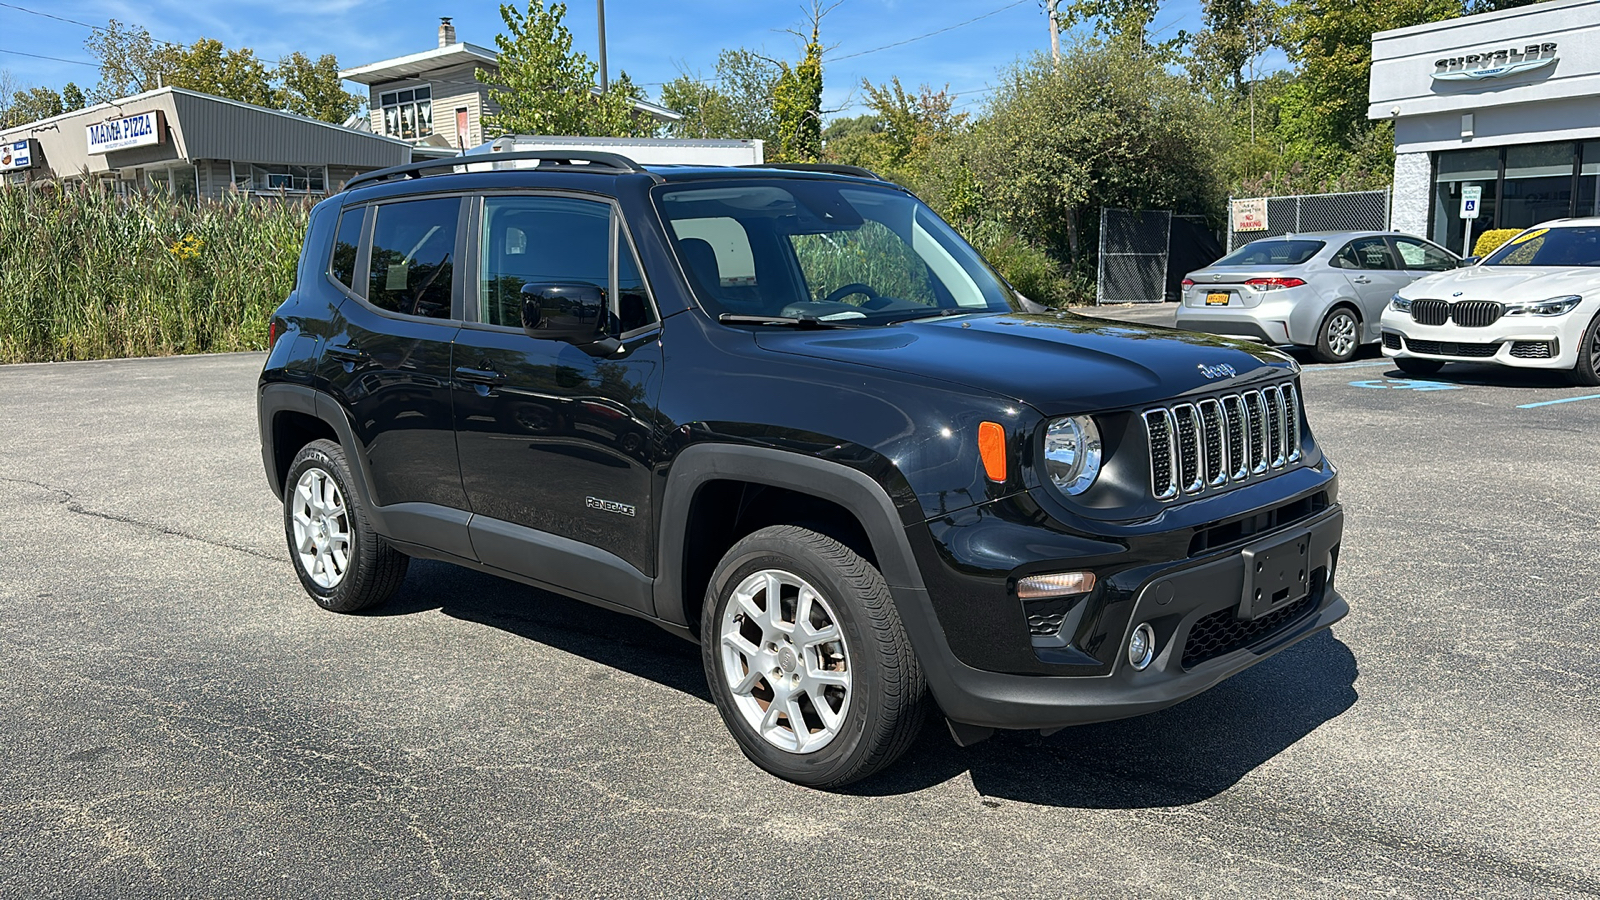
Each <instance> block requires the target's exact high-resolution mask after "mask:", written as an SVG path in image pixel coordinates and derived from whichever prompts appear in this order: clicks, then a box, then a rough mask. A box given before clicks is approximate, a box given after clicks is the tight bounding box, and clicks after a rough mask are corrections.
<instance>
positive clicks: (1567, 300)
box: [1501, 295, 1583, 316]
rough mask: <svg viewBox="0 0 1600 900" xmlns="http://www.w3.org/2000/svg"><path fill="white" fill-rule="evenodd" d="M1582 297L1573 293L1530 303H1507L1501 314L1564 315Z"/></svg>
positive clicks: (1571, 309) (1580, 300)
mask: <svg viewBox="0 0 1600 900" xmlns="http://www.w3.org/2000/svg"><path fill="white" fill-rule="evenodd" d="M1582 302H1583V298H1582V297H1579V296H1576V295H1573V296H1567V297H1551V298H1550V299H1549V300H1539V301H1537V302H1532V303H1507V304H1506V310H1505V312H1504V313H1501V315H1506V316H1564V315H1566V314H1567V313H1569V312H1572V311H1573V310H1574V309H1576V308H1577V306H1578V304H1579V303H1582Z"/></svg>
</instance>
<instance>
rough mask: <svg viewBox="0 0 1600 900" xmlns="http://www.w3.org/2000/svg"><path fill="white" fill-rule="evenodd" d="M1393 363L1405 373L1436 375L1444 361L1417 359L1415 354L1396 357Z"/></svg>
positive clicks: (1442, 366)
mask: <svg viewBox="0 0 1600 900" xmlns="http://www.w3.org/2000/svg"><path fill="white" fill-rule="evenodd" d="M1394 364H1395V365H1397V366H1399V367H1400V371H1402V372H1404V373H1406V374H1407V375H1437V374H1438V372H1439V370H1440V369H1442V368H1444V363H1442V362H1440V361H1438V360H1437V359H1417V358H1416V357H1415V356H1400V357H1396V358H1395V361H1394Z"/></svg>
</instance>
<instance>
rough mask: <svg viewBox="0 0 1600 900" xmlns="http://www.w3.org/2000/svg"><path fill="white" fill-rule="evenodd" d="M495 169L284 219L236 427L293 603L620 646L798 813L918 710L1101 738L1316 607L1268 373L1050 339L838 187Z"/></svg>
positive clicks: (1304, 488)
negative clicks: (675, 657)
mask: <svg viewBox="0 0 1600 900" xmlns="http://www.w3.org/2000/svg"><path fill="white" fill-rule="evenodd" d="M496 160H497V162H495V163H493V164H489V163H484V162H481V161H480V162H478V163H476V164H474V165H472V166H468V165H466V164H465V163H464V161H463V160H462V159H459V158H458V159H454V160H446V161H441V162H435V163H429V164H419V165H414V166H403V167H399V168H397V169H391V170H385V171H383V172H377V173H373V174H371V175H366V176H362V177H360V178H357V179H356V180H355V181H353V182H351V184H350V185H349V187H348V188H347V189H346V190H345V191H344V192H342V193H340V194H337V195H335V196H333V197H330V198H329V199H327V200H325V201H323V202H322V203H320V204H318V206H317V207H316V209H315V210H314V211H313V212H312V214H311V221H310V228H309V233H308V235H307V238H306V242H305V250H304V253H303V255H302V256H301V259H300V269H299V276H298V281H297V283H296V287H295V290H294V292H293V293H292V294H291V295H290V296H289V298H288V300H286V301H285V302H284V304H283V306H282V307H281V308H279V309H278V310H277V312H276V314H275V315H274V317H273V320H272V325H271V330H272V335H273V337H274V338H275V340H274V341H273V344H272V350H271V353H270V356H269V358H268V360H267V364H266V368H265V371H263V372H262V375H261V383H260V394H259V404H260V422H261V440H262V458H263V461H264V462H265V464H266V470H267V477H268V481H269V482H270V484H271V486H272V490H273V491H274V492H275V493H276V494H277V495H278V496H280V497H282V498H283V504H284V532H285V535H286V537H287V538H288V544H289V550H290V556H291V558H292V559H293V560H294V565H295V568H296V570H297V572H298V573H299V576H300V581H301V583H302V584H303V585H304V586H305V589H306V590H307V591H308V592H309V593H310V594H311V596H312V597H313V598H314V599H315V600H316V601H317V602H318V603H319V604H321V605H322V606H324V607H326V608H328V609H331V610H336V611H340V612H352V611H355V610H359V609H364V608H367V607H369V606H372V605H373V604H376V603H380V602H382V601H383V600H384V599H386V598H387V597H389V596H390V594H391V593H392V592H393V591H394V590H395V589H396V587H397V586H398V585H399V584H400V582H401V579H402V578H403V577H404V575H405V571H406V564H407V561H408V559H409V558H411V557H421V558H427V559H436V560H445V561H448V562H451V563H455V564H457V565H461V566H467V567H470V568H475V569H479V570H482V571H485V572H491V573H494V574H496V575H502V576H505V577H507V578H512V579H515V580H517V581H521V582H525V583H527V584H531V585H535V586H538V587H541V588H546V589H548V590H552V591H557V592H559V593H562V594H566V595H569V596H572V597H576V598H578V599H581V600H585V601H587V602H589V603H593V604H595V605H598V606H602V607H605V608H607V609H612V610H618V611H621V612H625V613H628V614H631V615H636V616H641V617H644V618H647V619H650V620H651V621H654V622H656V623H658V624H660V625H661V626H662V627H664V628H666V629H668V630H669V631H672V632H674V633H676V634H679V635H682V636H683V637H685V638H688V639H690V640H693V641H698V642H699V644H700V646H701V654H702V657H703V659H704V663H705V671H706V679H707V681H708V682H709V683H710V689H711V693H712V695H713V696H714V697H715V698H716V703H717V707H718V709H719V710H720V711H721V713H722V717H723V719H724V721H725V722H726V724H727V726H728V729H729V730H730V731H731V732H732V733H733V735H734V737H735V739H736V740H737V741H738V743H739V746H740V748H741V749H742V750H743V751H744V753H745V754H746V755H747V756H749V758H750V759H751V760H753V761H754V762H755V763H756V764H757V765H760V766H762V767H763V768H765V769H767V770H768V771H770V772H772V773H774V774H776V775H778V776H781V777H783V778H787V779H791V780H793V781H796V782H800V783H804V784H810V785H817V786H836V785H842V784H845V783H847V782H850V781H852V780H855V779H858V778H861V777H864V776H866V775H868V774H870V773H872V772H874V771H876V770H878V769H880V768H882V767H883V766H885V765H888V764H889V763H890V762H892V761H893V760H894V759H895V758H896V757H897V756H898V755H899V754H900V753H901V752H902V751H904V750H905V748H906V747H907V745H908V743H909V742H910V741H911V740H912V738H913V737H914V736H915V735H916V733H917V731H918V726H919V724H920V723H921V721H922V719H923V716H924V714H925V713H926V712H927V711H929V709H930V708H931V706H934V705H936V706H937V710H938V712H939V713H942V714H943V715H944V716H945V717H946V718H947V719H948V720H949V723H950V729H951V732H952V734H953V735H954V736H955V739H956V740H957V741H958V742H960V743H962V744H967V743H971V742H973V741H976V740H979V739H981V738H983V737H985V736H987V735H988V734H989V733H990V732H991V731H992V730H993V729H996V728H1030V729H1040V730H1043V731H1045V732H1051V731H1055V730H1057V729H1059V728H1061V727H1063V726H1066V725H1073V724H1078V723H1084V722H1095V721H1101V720H1106V719H1115V718H1119V717H1123V716H1132V715H1137V714H1140V713H1145V712H1150V711H1153V710H1157V709H1161V708H1163V707H1166V706H1169V705H1171V704H1174V703H1177V702H1179V701H1181V700H1183V699H1185V698H1187V697H1191V696H1193V695H1195V694H1196V693H1199V692H1200V691H1203V690H1205V689H1206V688H1209V687H1211V686H1212V685H1214V684H1216V683H1217V682H1219V681H1221V680H1222V679H1224V678H1226V677H1228V676H1230V675H1232V674H1234V673H1236V672H1239V671H1241V670H1242V669H1244V668H1246V667H1248V666H1251V665H1253V664H1255V663H1257V662H1260V661H1261V660H1262V659H1264V658H1266V657H1267V656H1269V655H1271V654H1273V653H1275V652H1277V651H1279V650H1282V649H1283V648H1285V647H1287V646H1289V645H1291V644H1293V643H1295V642H1296V641H1299V640H1302V639H1304V638H1306V637H1307V636H1309V635H1311V634H1314V633H1316V632H1318V631H1320V630H1322V629H1325V628H1327V627H1328V626H1329V625H1330V624H1332V623H1333V622H1335V621H1338V620H1339V619H1340V618H1341V617H1342V616H1344V615H1345V613H1346V612H1347V610H1348V608H1347V607H1346V605H1345V603H1344V601H1343V600H1342V599H1340V597H1339V595H1338V593H1336V592H1335V591H1334V589H1333V575H1334V569H1335V566H1336V564H1337V561H1338V557H1339V540H1340V534H1341V530H1342V522H1343V516H1342V513H1341V510H1340V507H1339V505H1338V503H1337V502H1336V501H1337V498H1336V494H1337V478H1336V475H1335V471H1334V468H1333V466H1332V465H1331V464H1330V463H1329V461H1328V460H1327V459H1326V458H1325V457H1324V456H1323V455H1322V453H1321V451H1320V450H1319V449H1318V447H1317V444H1316V443H1315V441H1313V439H1312V435H1311V431H1310V428H1309V426H1308V425H1307V422H1306V418H1305V415H1304V411H1303V409H1302V405H1301V396H1300V390H1299V386H1298V383H1297V378H1296V375H1297V373H1298V367H1297V366H1296V365H1295V363H1294V362H1293V361H1291V360H1290V359H1289V358H1287V357H1285V356H1282V355H1280V354H1278V353H1275V352H1273V351H1271V350H1267V349H1264V348H1262V347H1259V346H1255V345H1250V344H1245V343H1240V342H1237V341H1232V340H1227V339H1222V338H1214V337H1209V336H1205V335H1197V334H1191V333H1186V332H1180V331H1169V330H1165V329H1153V328H1134V327H1129V326H1126V325H1120V324H1112V323H1108V322H1103V321H1095V320H1088V319H1083V318H1078V317H1075V316H1070V315H1063V314H1055V313H1047V312H1046V311H1044V310H1043V309H1042V308H1040V307H1038V306H1036V305H1034V304H1032V303H1031V302H1030V301H1028V300H1026V299H1025V298H1022V297H1020V296H1019V295H1018V294H1017V293H1016V292H1015V291H1013V290H1012V289H1011V288H1010V287H1009V286H1008V285H1007V284H1006V282H1005V281H1003V280H1002V279H1001V278H999V277H998V276H997V275H996V274H995V273H994V272H993V270H991V269H990V268H989V267H988V266H987V265H986V264H985V263H984V261H983V259H982V258H980V257H979V256H978V254H977V253H976V252H974V251H973V250H972V248H971V247H969V246H968V245H967V244H966V243H965V242H964V241H962V240H961V238H960V237H958V236H957V235H956V234H955V232H954V231H952V230H951V229H950V227H949V226H947V225H946V224H945V223H944V222H943V221H941V220H940V219H939V218H938V217H937V216H935V215H934V214H933V213H932V212H931V211H929V209H928V208H927V207H926V206H924V205H923V204H922V203H920V202H919V201H918V200H917V199H916V198H915V197H913V196H911V195H910V194H909V193H907V192H906V191H904V190H902V189H900V188H898V187H896V186H895V185H893V184H889V183H887V182H884V181H881V180H877V179H875V178H873V177H871V174H870V173H867V172H863V171H860V170H853V171H854V174H850V173H846V174H838V173H835V172H828V171H820V170H818V169H817V168H815V167H813V168H809V169H806V170H796V169H789V170H785V169H781V168H778V167H767V168H747V169H732V168H692V167H678V166H656V167H650V168H648V169H647V168H644V167H641V166H639V165H637V164H635V163H633V162H632V161H630V160H627V159H625V158H622V157H619V156H614V155H609V154H598V153H566V154H559V155H557V154H541V153H517V154H506V155H504V156H500V157H496ZM510 166H518V167H516V168H512V167H510ZM469 169H480V170H481V171H469ZM484 169H488V170H484Z"/></svg>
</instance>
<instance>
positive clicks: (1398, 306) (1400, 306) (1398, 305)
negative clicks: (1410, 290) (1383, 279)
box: [1389, 294, 1411, 313]
mask: <svg viewBox="0 0 1600 900" xmlns="http://www.w3.org/2000/svg"><path fill="white" fill-rule="evenodd" d="M1389 308H1390V309H1392V310H1394V311H1395V312H1403V313H1408V312H1411V301H1410V300H1407V299H1406V298H1404V297H1402V296H1400V295H1399V294H1395V295H1394V296H1393V297H1390V298H1389Z"/></svg>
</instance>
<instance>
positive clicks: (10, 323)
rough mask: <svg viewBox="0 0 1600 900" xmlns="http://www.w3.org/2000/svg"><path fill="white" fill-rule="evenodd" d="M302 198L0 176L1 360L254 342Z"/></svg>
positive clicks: (290, 259) (291, 255) (276, 288)
mask: <svg viewBox="0 0 1600 900" xmlns="http://www.w3.org/2000/svg"><path fill="white" fill-rule="evenodd" d="M309 210H310V205H309V204H308V203H304V202H294V203H291V202H274V201H267V202H252V201H250V200H247V199H244V198H238V199H233V198H230V199H227V200H221V201H200V202H193V201H176V200H172V199H170V198H166V197H132V198H118V197H114V196H110V195H107V194H104V193H101V192H100V191H97V190H94V189H92V188H80V189H66V190H19V189H15V188H0V235H3V236H4V239H3V240H0V363H16V362H41V361H51V360H70V359H107V358H115V357H129V356H165V355H172V354H180V353H215V352H226V351H234V350H259V349H262V348H264V347H265V346H266V332H267V317H268V315H269V314H270V313H271V312H272V310H273V309H274V308H276V307H277V305H278V304H279V303H281V302H283V299H284V297H286V296H287V295H288V293H289V291H290V290H292V289H293V286H294V277H295V266H296V264H297V262H298V258H299V254H300V245H301V241H302V240H303V238H304V235H305V228H306V219H307V213H308V212H309Z"/></svg>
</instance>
